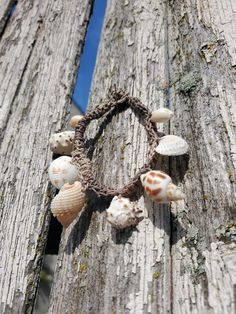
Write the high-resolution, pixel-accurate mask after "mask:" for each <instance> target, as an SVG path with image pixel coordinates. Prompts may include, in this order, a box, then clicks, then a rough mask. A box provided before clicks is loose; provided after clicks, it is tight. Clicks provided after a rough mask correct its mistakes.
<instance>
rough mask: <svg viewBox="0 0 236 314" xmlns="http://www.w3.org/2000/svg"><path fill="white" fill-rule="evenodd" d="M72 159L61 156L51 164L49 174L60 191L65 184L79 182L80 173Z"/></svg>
mask: <svg viewBox="0 0 236 314" xmlns="http://www.w3.org/2000/svg"><path fill="white" fill-rule="evenodd" d="M71 161H72V157H69V156H61V157H59V158H57V159H55V160H53V162H52V163H51V165H50V167H49V169H48V174H49V179H50V181H51V182H52V184H53V185H54V186H55V187H56V188H57V189H60V188H61V187H62V186H63V185H64V184H65V183H70V184H72V183H74V182H75V181H77V180H78V171H77V169H76V167H75V166H74V165H73V164H72V163H71Z"/></svg>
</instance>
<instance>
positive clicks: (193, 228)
mask: <svg viewBox="0 0 236 314" xmlns="http://www.w3.org/2000/svg"><path fill="white" fill-rule="evenodd" d="M234 6H235V4H234V3H233V1H218V0H217V1H213V0H209V1H206V0H205V1H195V0H192V1H187V0H186V1H170V6H169V10H168V17H169V32H168V34H169V41H168V43H169V48H168V51H169V72H170V84H169V85H170V89H169V94H170V106H171V109H173V110H174V111H175V117H174V119H173V120H172V123H171V133H175V134H177V135H182V136H183V137H184V138H186V139H187V140H188V142H189V143H190V159H189V162H188V163H187V164H184V163H183V160H182V159H181V158H180V157H179V158H173V159H170V169H171V170H170V171H171V174H172V176H176V177H183V173H184V172H185V171H186V167H187V169H188V170H187V172H186V173H185V175H184V179H183V183H184V188H185V192H186V194H187V201H186V202H185V203H183V204H181V205H179V206H172V211H173V212H174V213H175V214H176V217H175V218H174V219H173V229H172V235H173V240H175V239H177V238H179V240H178V241H176V240H175V242H176V244H173V246H172V267H173V279H172V280H173V313H199V314H200V313H234V312H235V310H236V307H235V304H236V303H235V302H236V300H235V284H236V276H235V265H236V247H235V240H236V238H235V214H236V201H235V200H236V197H235V192H236V190H235V169H236V162H235V161H236V160H235V156H236V155H235V152H236V150H235V138H236V134H235V130H236V103H235V97H236V89H235V86H236V80H235V67H234V66H235V57H236V51H235V39H234V37H235V31H234V30H235V27H236V19H235V18H233V17H235V8H234ZM176 222H178V225H177V226H176Z"/></svg>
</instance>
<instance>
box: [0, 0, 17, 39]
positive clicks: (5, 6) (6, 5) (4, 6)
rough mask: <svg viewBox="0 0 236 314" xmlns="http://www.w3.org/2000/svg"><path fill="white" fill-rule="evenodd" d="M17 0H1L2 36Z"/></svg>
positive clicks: (0, 27)
mask: <svg viewBox="0 0 236 314" xmlns="http://www.w3.org/2000/svg"><path fill="white" fill-rule="evenodd" d="M15 2H16V1H15V0H1V1H0V37H1V36H2V34H3V32H4V29H5V27H6V25H7V22H8V21H9V16H10V11H11V8H12V5H13V4H14V3H15Z"/></svg>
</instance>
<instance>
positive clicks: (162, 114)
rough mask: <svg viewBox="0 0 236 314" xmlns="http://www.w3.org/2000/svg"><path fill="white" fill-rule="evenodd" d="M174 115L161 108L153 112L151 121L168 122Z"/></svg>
mask: <svg viewBox="0 0 236 314" xmlns="http://www.w3.org/2000/svg"><path fill="white" fill-rule="evenodd" d="M173 115H174V113H173V111H171V110H169V109H168V108H160V109H158V110H155V111H153V112H152V116H151V119H150V120H151V121H152V122H156V123H163V122H168V121H169V120H170V119H171V118H172V117H173Z"/></svg>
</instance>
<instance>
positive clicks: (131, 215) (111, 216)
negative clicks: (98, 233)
mask: <svg viewBox="0 0 236 314" xmlns="http://www.w3.org/2000/svg"><path fill="white" fill-rule="evenodd" d="M106 212H107V221H108V222H109V223H110V224H111V225H112V226H113V227H114V228H116V229H124V228H126V227H129V226H132V225H134V226H135V225H137V224H138V223H139V222H140V221H141V220H142V219H143V218H144V213H143V210H142V209H139V208H137V207H136V204H135V203H132V202H131V201H130V200H129V199H128V198H125V197H121V196H115V197H113V199H112V201H111V204H110V206H109V208H108V209H107V210H106Z"/></svg>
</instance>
